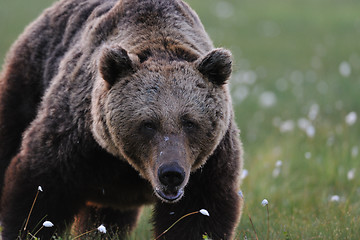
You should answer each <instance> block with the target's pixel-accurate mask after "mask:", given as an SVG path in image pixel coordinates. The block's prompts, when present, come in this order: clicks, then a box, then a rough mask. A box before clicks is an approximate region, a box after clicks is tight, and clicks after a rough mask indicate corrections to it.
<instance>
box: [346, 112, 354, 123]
mask: <svg viewBox="0 0 360 240" xmlns="http://www.w3.org/2000/svg"><path fill="white" fill-rule="evenodd" d="M356 119H357V115H356V112H350V113H349V114H348V115H346V117H345V122H346V124H347V125H349V126H351V125H353V124H354V123H355V122H356Z"/></svg>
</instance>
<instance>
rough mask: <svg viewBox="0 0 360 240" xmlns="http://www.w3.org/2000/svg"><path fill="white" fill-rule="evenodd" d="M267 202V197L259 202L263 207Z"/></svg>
mask: <svg viewBox="0 0 360 240" xmlns="http://www.w3.org/2000/svg"><path fill="white" fill-rule="evenodd" d="M268 204H269V201H268V200H267V199H264V200H262V202H261V205H262V206H263V207H265V206H266V205H268Z"/></svg>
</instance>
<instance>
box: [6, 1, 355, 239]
mask: <svg viewBox="0 0 360 240" xmlns="http://www.w3.org/2000/svg"><path fill="white" fill-rule="evenodd" d="M52 2H53V1H51V0H31V1H20V0H12V1H10V0H0V59H1V60H0V62H1V63H3V59H4V55H5V53H6V51H7V50H8V48H9V46H10V45H11V43H12V42H13V41H14V40H15V39H16V37H17V36H18V35H19V34H20V33H21V32H22V31H23V29H24V27H25V26H26V25H27V24H28V23H29V22H30V21H31V20H33V19H34V18H35V17H36V16H37V15H38V14H40V12H41V11H42V10H43V9H44V8H45V7H47V6H49V5H50V4H51V3H52ZM187 2H188V3H189V4H190V5H191V6H192V7H193V9H195V11H196V12H197V13H198V15H199V16H200V18H201V20H202V22H203V24H204V26H205V28H206V30H207V31H208V33H209V35H210V36H211V38H212V39H213V41H214V44H215V46H216V47H225V48H228V49H230V50H231V51H232V53H233V56H234V71H233V75H232V79H231V81H230V87H231V93H232V96H233V105H234V109H235V112H236V121H237V123H238V126H239V127H240V129H241V139H242V141H243V145H244V158H245V163H244V169H246V171H244V172H243V176H242V178H243V180H242V184H241V187H240V188H241V191H242V194H243V196H244V199H245V206H244V209H243V215H242V218H241V222H240V223H239V225H238V228H237V234H236V237H235V239H286V240H287V239H359V237H360V119H359V118H360V1H358V0H224V1H220V0H189V1H187ZM240 188H239V189H240ZM263 199H267V200H268V205H266V206H262V205H261V202H262V200H263ZM268 213H269V214H268ZM150 215H151V208H146V209H145V210H144V214H143V217H142V218H141V220H140V223H139V226H138V228H137V229H136V230H135V231H134V232H133V234H132V235H131V236H129V239H153V236H152V233H151V225H150V223H149V216H150ZM190 217H191V216H190ZM210 217H211V212H210ZM169 225H171V223H169ZM174 228H176V225H175V226H174ZM170 231H171V230H170ZM179 239H181V236H179Z"/></svg>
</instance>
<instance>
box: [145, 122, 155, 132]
mask: <svg viewBox="0 0 360 240" xmlns="http://www.w3.org/2000/svg"><path fill="white" fill-rule="evenodd" d="M143 128H144V129H145V130H151V131H154V130H156V125H155V124H154V123H153V122H144V123H143Z"/></svg>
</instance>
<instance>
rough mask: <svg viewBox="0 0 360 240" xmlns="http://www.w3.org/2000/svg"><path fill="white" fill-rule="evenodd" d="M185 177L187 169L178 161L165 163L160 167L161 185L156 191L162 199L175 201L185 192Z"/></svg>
mask: <svg viewBox="0 0 360 240" xmlns="http://www.w3.org/2000/svg"><path fill="white" fill-rule="evenodd" d="M185 179H186V173H185V170H184V169H183V168H182V167H180V165H179V164H178V163H176V162H175V163H170V164H163V165H161V166H160V167H159V169H158V181H159V182H160V184H161V186H160V187H157V188H156V191H155V192H156V194H157V195H158V196H159V197H160V198H161V199H162V200H164V201H166V202H175V201H177V200H179V199H180V198H181V197H182V196H183V194H184V190H183V185H185V184H184V182H185Z"/></svg>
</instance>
